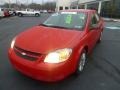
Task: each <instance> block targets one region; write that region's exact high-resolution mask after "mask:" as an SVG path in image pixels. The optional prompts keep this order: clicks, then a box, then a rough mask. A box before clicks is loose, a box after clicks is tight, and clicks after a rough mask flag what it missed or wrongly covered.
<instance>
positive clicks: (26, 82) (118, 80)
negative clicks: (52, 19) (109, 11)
mask: <svg viewBox="0 0 120 90" xmlns="http://www.w3.org/2000/svg"><path fill="white" fill-rule="evenodd" d="M49 16H50V15H49V14H43V15H41V16H40V17H17V16H14V17H9V18H3V19H0V90H9V89H10V90H119V89H120V23H119V22H105V29H104V33H103V37H102V42H101V43H100V44H97V45H96V47H95V48H94V50H93V52H92V54H91V55H90V56H89V61H88V63H87V66H86V67H85V70H84V72H83V73H81V75H79V76H77V77H75V76H73V75H72V76H70V77H68V78H66V79H65V80H63V81H60V82H57V83H46V82H41V81H36V80H33V79H31V78H29V77H26V76H24V75H22V74H21V73H19V72H17V71H15V70H14V69H13V68H12V65H11V64H10V62H9V59H8V49H9V47H10V43H11V40H12V39H13V37H15V36H16V35H17V34H19V33H20V32H23V31H24V30H25V29H27V28H30V27H32V26H35V25H39V24H40V23H42V22H43V21H44V20H46V19H47V17H49ZM112 27H117V28H112ZM31 43H32V42H31Z"/></svg>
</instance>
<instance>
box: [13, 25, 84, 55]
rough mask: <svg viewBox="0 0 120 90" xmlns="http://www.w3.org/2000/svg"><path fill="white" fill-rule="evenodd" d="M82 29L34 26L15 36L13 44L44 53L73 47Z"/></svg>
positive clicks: (81, 33) (80, 35)
mask: <svg viewBox="0 0 120 90" xmlns="http://www.w3.org/2000/svg"><path fill="white" fill-rule="evenodd" d="M82 36H83V31H77V30H65V29H59V28H50V27H43V26H35V27H33V28H31V29H28V30H26V31H24V32H22V33H21V34H19V35H18V36H17V37H16V42H15V45H16V46H17V47H20V48H22V49H25V50H28V51H32V52H38V53H43V54H46V53H48V52H50V51H54V50H57V49H62V48H73V47H74V46H75V45H76V44H77V43H78V42H79V41H80V38H81V37H82Z"/></svg>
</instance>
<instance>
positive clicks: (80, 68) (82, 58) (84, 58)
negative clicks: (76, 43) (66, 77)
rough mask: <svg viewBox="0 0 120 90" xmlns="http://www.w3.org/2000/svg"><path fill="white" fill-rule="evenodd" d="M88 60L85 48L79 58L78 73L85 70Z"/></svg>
mask: <svg viewBox="0 0 120 90" xmlns="http://www.w3.org/2000/svg"><path fill="white" fill-rule="evenodd" d="M86 61H87V53H86V51H85V50H84V51H83V52H82V54H81V56H80V58H79V62H78V66H77V70H76V74H79V73H81V72H82V71H83V69H84V67H85V64H86Z"/></svg>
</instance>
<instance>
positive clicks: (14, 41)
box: [11, 38, 16, 48]
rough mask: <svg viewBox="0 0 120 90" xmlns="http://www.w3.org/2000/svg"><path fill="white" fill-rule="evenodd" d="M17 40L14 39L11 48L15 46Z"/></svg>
mask: <svg viewBox="0 0 120 90" xmlns="http://www.w3.org/2000/svg"><path fill="white" fill-rule="evenodd" d="M15 40H16V38H14V39H13V40H12V42H11V48H13V47H14V45H15Z"/></svg>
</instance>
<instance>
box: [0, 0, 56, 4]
mask: <svg viewBox="0 0 120 90" xmlns="http://www.w3.org/2000/svg"><path fill="white" fill-rule="evenodd" d="M9 1H10V2H11V3H16V1H17V2H18V3H22V4H27V3H31V2H34V3H38V4H40V3H42V2H47V1H56V0H0V4H4V3H9Z"/></svg>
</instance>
